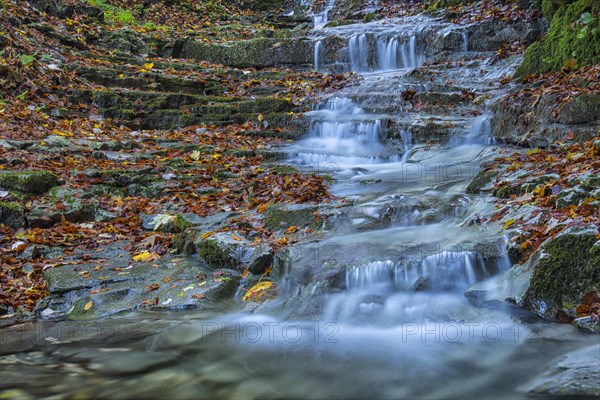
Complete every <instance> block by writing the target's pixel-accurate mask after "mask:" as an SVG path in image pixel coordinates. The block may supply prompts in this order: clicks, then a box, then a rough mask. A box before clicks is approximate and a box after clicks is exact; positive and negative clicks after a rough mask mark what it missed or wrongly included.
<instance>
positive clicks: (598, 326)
mask: <svg viewBox="0 0 600 400" xmlns="http://www.w3.org/2000/svg"><path fill="white" fill-rule="evenodd" d="M573 323H574V324H575V326H576V327H577V329H580V330H582V331H584V332H592V333H600V321H598V318H596V319H592V317H581V318H575V320H574V321H573Z"/></svg>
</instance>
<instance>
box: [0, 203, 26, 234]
mask: <svg viewBox="0 0 600 400" xmlns="http://www.w3.org/2000/svg"><path fill="white" fill-rule="evenodd" d="M0 225H6V226H8V227H10V228H13V229H19V228H21V227H23V226H24V225H25V210H24V209H23V207H21V205H19V204H18V203H15V202H4V201H0Z"/></svg>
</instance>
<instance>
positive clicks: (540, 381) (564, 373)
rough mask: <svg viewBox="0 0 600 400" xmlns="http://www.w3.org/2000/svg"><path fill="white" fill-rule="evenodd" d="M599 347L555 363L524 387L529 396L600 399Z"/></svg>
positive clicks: (571, 355) (596, 346) (564, 357)
mask: <svg viewBox="0 0 600 400" xmlns="http://www.w3.org/2000/svg"><path fill="white" fill-rule="evenodd" d="M598 376H600V345H595V346H590V347H586V348H583V349H580V350H576V351H572V352H570V353H567V354H566V355H564V356H562V357H561V358H559V359H557V360H555V361H554V362H553V363H552V365H551V366H550V367H549V368H548V370H547V372H545V373H544V374H543V375H541V376H539V377H537V378H534V379H533V380H532V381H531V382H530V383H528V384H526V385H524V386H522V387H521V389H522V390H524V391H526V392H528V393H529V394H530V395H535V396H543V397H545V398H553V399H563V398H564V399H573V398H582V399H588V398H590V399H591V398H596V397H598V396H600V380H598Z"/></svg>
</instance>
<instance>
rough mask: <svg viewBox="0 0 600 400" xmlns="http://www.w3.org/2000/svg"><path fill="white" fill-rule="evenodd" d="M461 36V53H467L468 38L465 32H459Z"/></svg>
mask: <svg viewBox="0 0 600 400" xmlns="http://www.w3.org/2000/svg"><path fill="white" fill-rule="evenodd" d="M461 36H462V52H463V53H466V52H467V51H469V36H467V32H465V31H462V32H461Z"/></svg>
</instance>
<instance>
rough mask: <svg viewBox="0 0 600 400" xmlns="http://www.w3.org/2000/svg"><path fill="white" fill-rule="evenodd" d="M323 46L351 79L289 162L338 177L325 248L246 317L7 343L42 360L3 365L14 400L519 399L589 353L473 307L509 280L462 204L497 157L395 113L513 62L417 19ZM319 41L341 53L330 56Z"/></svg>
mask: <svg viewBox="0 0 600 400" xmlns="http://www.w3.org/2000/svg"><path fill="white" fill-rule="evenodd" d="M332 4H333V2H328V3H327V7H325V9H326V10H327V8H328V7H330V6H331V7H332ZM326 18H327V11H326V12H325V13H324V14H321V15H319V16H315V25H322V24H323V23H324V22H325V21H326ZM405 22H406V21H405ZM317 32H318V35H319V36H318V37H315V43H316V44H315V67H316V68H319V69H322V70H324V71H327V70H332V71H336V70H340V68H341V69H342V70H353V71H355V72H358V73H363V79H362V81H361V83H360V84H358V85H357V86H355V87H351V88H347V89H345V90H344V91H342V92H340V93H336V94H335V95H332V96H330V97H329V98H326V99H323V101H322V102H320V103H319V104H317V105H315V107H314V110H313V111H312V112H310V113H308V114H307V117H308V118H309V119H310V129H309V132H308V134H307V136H306V137H305V139H303V140H300V141H298V142H297V143H294V144H293V145H290V146H289V147H288V148H287V151H288V153H289V160H288V161H289V162H290V163H293V164H295V165H297V166H298V167H301V168H306V169H314V170H317V171H318V172H326V173H327V174H330V175H333V177H334V179H335V181H334V184H333V185H332V191H333V192H334V194H336V195H338V196H344V197H345V198H346V199H347V201H348V203H347V204H348V205H347V206H345V207H344V209H343V213H342V215H341V216H340V217H339V218H337V219H335V218H334V219H333V223H332V224H333V226H332V230H331V232H332V233H331V234H328V235H326V236H323V237H322V238H321V239H320V240H319V241H313V242H310V243H307V244H303V245H299V246H297V247H296V248H295V250H297V252H296V253H294V254H295V255H294V256H293V257H290V259H289V260H288V262H289V264H290V272H289V273H288V275H287V276H286V277H284V278H282V279H281V281H280V289H281V295H280V298H278V299H275V300H273V301H269V302H267V303H265V304H264V305H262V306H260V307H259V308H258V309H256V310H255V312H254V313H239V312H233V313H227V312H226V311H227V309H228V307H229V306H230V305H227V304H226V305H224V308H223V309H214V310H209V311H187V312H180V313H156V312H153V313H149V312H145V313H144V312H132V313H130V314H128V315H124V316H120V317H118V318H117V317H115V318H107V319H104V320H101V321H95V322H90V323H84V322H63V323H60V322H57V323H49V322H48V323H41V322H40V323H37V324H34V325H32V326H29V327H28V328H26V329H24V330H22V331H7V330H6V331H3V335H12V337H13V339H14V335H17V337H18V338H19V339H20V340H17V341H16V342H15V341H13V343H17V345H18V344H27V343H29V342H31V341H35V342H36V346H34V347H33V348H31V347H29V348H28V350H27V351H24V352H20V353H18V352H17V354H13V355H5V356H3V357H0V366H1V367H2V370H3V380H4V381H5V385H6V382H9V383H8V387H9V388H11V387H14V388H19V390H20V392H19V395H20V396H21V397H23V398H25V397H26V396H29V397H30V398H41V397H48V398H73V397H78V398H79V397H81V398H87V397H91V398H173V399H188V398H217V399H218V398H223V399H231V398H240V399H241V398H244V399H245V398H257V399H258V398H260V399H265V398H283V397H287V398H315V399H325V398H327V399H329V398H477V399H482V398H493V399H500V398H506V399H514V398H524V397H525V396H526V395H525V393H523V392H522V391H520V390H519V387H520V385H522V384H524V383H526V382H527V381H528V380H529V379H531V378H532V377H534V376H535V375H537V374H539V373H541V372H542V371H544V368H545V364H546V363H547V362H548V361H550V360H552V359H553V358H554V357H556V356H558V355H560V354H562V353H563V352H565V351H569V350H572V349H576V348H579V347H583V346H585V345H589V344H590V343H591V342H594V338H590V337H586V336H581V335H579V334H578V333H577V332H575V331H574V330H573V329H572V328H571V327H570V326H555V325H551V324H543V323H535V322H531V323H525V322H522V321H521V320H519V319H517V318H516V317H515V316H513V315H511V314H510V313H509V312H506V311H503V310H489V309H480V308H476V307H473V306H471V305H469V304H468V302H467V301H466V299H465V297H464V292H465V290H466V289H467V288H468V287H469V286H470V285H472V284H473V283H475V282H479V281H482V280H485V279H487V278H489V277H491V276H493V275H495V274H497V273H499V272H501V271H504V270H506V269H508V268H509V267H510V260H509V258H508V256H507V254H506V251H505V247H506V246H505V239H504V238H503V237H502V235H501V233H500V232H498V231H494V230H490V229H487V228H486V229H484V228H482V227H479V226H477V225H476V224H472V223H470V221H471V220H472V219H473V217H474V216H475V215H476V214H478V213H489V212H491V211H492V210H493V207H494V205H493V204H492V202H491V200H490V199H488V198H486V197H485V196H467V195H466V194H465V192H464V189H465V187H466V186H467V185H468V183H469V182H470V180H471V179H472V178H473V177H474V176H475V174H476V173H477V170H478V168H479V165H480V164H481V163H482V162H484V161H486V160H489V159H490V158H491V157H493V156H494V155H495V154H497V152H498V147H495V146H494V143H493V141H492V140H491V139H490V137H491V136H490V135H491V130H490V117H491V116H490V115H489V114H488V113H487V112H486V111H485V110H483V109H481V110H479V109H477V110H473V109H469V108H468V107H466V106H461V105H459V106H457V108H456V109H455V112H454V113H452V114H451V115H446V113H445V112H439V110H437V111H436V109H435V107H430V108H425V109H422V110H414V109H410V108H408V107H407V106H406V104H404V103H402V102H401V101H399V100H398V99H400V97H401V94H402V93H403V92H405V91H406V90H408V89H413V88H414V89H416V91H419V92H431V93H438V94H437V95H436V96H442V95H444V96H446V95H452V94H454V93H460V92H461V89H470V90H472V89H475V88H479V89H482V88H484V89H482V90H485V91H486V92H487V93H489V94H490V97H492V98H493V97H494V96H497V95H498V94H500V93H501V91H500V89H499V88H498V87H497V86H495V85H496V84H497V81H498V78H499V77H501V76H503V75H506V74H507V73H510V71H512V70H513V69H514V65H515V63H517V62H518V60H516V61H515V60H507V61H506V62H504V63H498V64H497V65H495V66H490V65H488V64H487V61H486V60H482V59H481V57H477V55H475V54H469V53H468V51H467V50H468V45H467V43H468V42H467V41H468V38H467V37H466V33H465V32H462V31H460V29H459V28H458V27H455V26H452V25H451V24H442V23H439V22H437V21H433V20H429V19H426V18H417V19H413V20H408V21H407V22H406V23H398V21H391V20H388V21H384V22H376V23H370V24H357V25H349V26H345V27H340V28H331V29H329V28H326V29H321V30H319V31H317ZM327 35H336V36H339V37H343V38H344V41H345V45H344V46H343V47H342V48H338V49H337V50H335V53H336V54H334V55H332V54H330V52H331V51H332V50H330V49H328V48H327V46H326V45H325V44H324V43H325V41H324V39H325V38H326V37H327ZM450 36H455V39H456V40H451V41H450V42H451V43H452V45H451V46H450V48H451V49H452V52H453V53H454V55H459V56H464V57H465V61H464V62H463V63H462V64H461V65H457V66H452V65H450V66H446V67H443V68H445V69H443V70H440V69H438V70H437V71H433V75H435V76H439V75H440V74H443V78H440V79H438V80H435V79H430V76H429V75H427V74H426V73H428V72H431V71H432V70H431V69H430V70H422V71H421V72H420V73H421V74H423V73H425V78H422V75H419V74H417V73H416V72H415V71H414V70H413V69H414V68H415V67H418V66H421V65H423V64H424V63H426V62H428V60H429V61H432V60H433V59H434V58H435V57H436V54H435V52H432V50H431V49H430V48H429V47H428V46H434V44H435V43H436V41H437V40H438V39H439V38H442V39H444V38H448V37H450ZM440 40H441V39H440ZM444 40H445V39H444ZM469 57H470V58H469ZM431 68H432V69H435V68H436V67H435V66H431ZM439 68H442V67H439ZM482 71H483V73H482ZM448 81H452V82H459V83H458V84H448V83H447V82H448ZM457 85H460V86H457ZM439 93H441V95H439ZM461 107H463V108H462V109H461ZM477 114H479V115H477ZM440 132H441V133H440ZM440 135H441V138H442V139H440ZM433 139H435V140H433ZM430 140H433V143H429V141H430ZM323 166H327V168H326V170H325V171H324V170H323ZM9 352H10V351H9Z"/></svg>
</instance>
